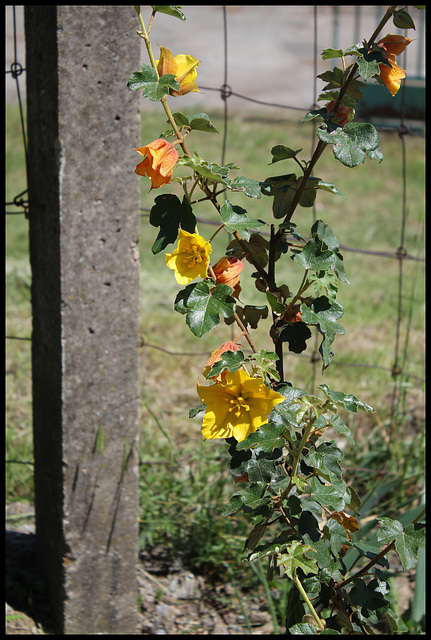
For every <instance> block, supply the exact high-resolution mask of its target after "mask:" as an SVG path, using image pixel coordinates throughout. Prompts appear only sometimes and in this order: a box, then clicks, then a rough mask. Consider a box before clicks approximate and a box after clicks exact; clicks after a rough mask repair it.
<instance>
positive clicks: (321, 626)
mask: <svg viewBox="0 0 431 640" xmlns="http://www.w3.org/2000/svg"><path fill="white" fill-rule="evenodd" d="M293 582H294V583H295V586H296V588H297V589H298V591H299V593H300V594H301V596H302V597H303V599H304V601H305V604H306V605H307V607H308V608H309V609H310V613H311V615H312V616H313V618H314V619H315V621H316V624H317V626H318V628H319V629H320V631H323V629H324V628H325V626H324V624H323V622H322V620H321V619H320V618H319V616H318V615H317V613H316V611H315V609H314V607H313V605H312V604H311V602H310V598H309V597H308V596H307V594H306V592H305V589H304V587H303V586H302V584H301V581H300V579H299V578H298V576H297V575H296V573H294V574H293Z"/></svg>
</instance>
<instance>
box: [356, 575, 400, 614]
mask: <svg viewBox="0 0 431 640" xmlns="http://www.w3.org/2000/svg"><path fill="white" fill-rule="evenodd" d="M353 584H354V587H353V588H352V589H351V591H350V593H349V597H350V600H351V602H352V603H353V604H355V605H357V606H359V607H361V613H362V615H363V616H365V617H366V618H368V617H369V616H370V615H372V614H373V613H376V612H377V611H378V612H379V614H380V615H382V614H383V613H384V612H385V611H386V610H387V609H389V606H390V604H389V602H388V600H387V599H386V598H385V595H386V594H387V593H389V586H388V584H387V583H386V582H383V581H382V580H378V579H377V578H374V579H373V580H370V582H369V583H368V584H367V583H366V582H365V580H363V579H362V578H356V579H355V580H353Z"/></svg>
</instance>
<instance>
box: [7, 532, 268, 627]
mask: <svg viewBox="0 0 431 640" xmlns="http://www.w3.org/2000/svg"><path fill="white" fill-rule="evenodd" d="M25 528H26V530H25V531H14V530H7V531H6V634H8V635H27V634H32V635H33V634H47V635H55V630H54V629H53V624H52V620H51V616H50V611H49V608H48V607H47V605H46V603H45V602H44V601H43V599H42V598H41V596H40V593H39V592H38V576H37V573H36V569H35V535H34V533H33V532H32V529H33V527H32V525H25ZM136 579H137V585H138V592H139V597H140V602H141V610H140V613H139V620H138V628H137V630H136V633H137V634H139V635H140V634H143V635H152V634H162V635H163V634H183V633H186V634H193V635H194V634H196V635H207V634H208V635H209V634H224V635H239V634H241V635H242V634H248V633H249V629H248V625H250V627H251V632H252V633H253V634H272V633H273V631H274V627H273V624H272V621H271V616H270V614H269V612H268V610H267V603H266V598H265V595H264V593H263V590H257V591H253V593H249V594H247V593H241V594H240V598H241V604H240V603H239V601H238V598H237V597H236V593H235V588H234V587H233V586H232V585H230V584H214V583H213V582H211V580H210V579H209V578H206V577H205V576H198V575H195V574H193V573H192V572H191V571H190V570H188V568H187V567H186V566H184V565H183V563H182V562H181V560H177V561H176V562H172V558H171V550H170V549H169V548H168V547H167V546H164V545H157V546H153V547H148V548H147V549H146V550H145V551H144V552H142V553H141V554H140V556H139V558H138V562H137V566H136ZM244 612H245V615H244ZM245 616H246V617H247V621H248V625H247V621H246V617H245Z"/></svg>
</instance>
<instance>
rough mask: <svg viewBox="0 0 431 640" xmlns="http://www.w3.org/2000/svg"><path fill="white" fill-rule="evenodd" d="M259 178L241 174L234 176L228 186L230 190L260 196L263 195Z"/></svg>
mask: <svg viewBox="0 0 431 640" xmlns="http://www.w3.org/2000/svg"><path fill="white" fill-rule="evenodd" d="M261 184H262V183H261V182H259V180H253V179H252V178H246V177H245V176H239V177H237V178H234V180H232V182H231V183H230V185H229V186H228V188H229V190H230V191H241V192H242V193H243V194H244V195H245V196H247V197H248V198H260V197H261V196H262V191H261V187H260V185H261Z"/></svg>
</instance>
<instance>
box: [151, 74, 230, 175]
mask: <svg viewBox="0 0 431 640" xmlns="http://www.w3.org/2000/svg"><path fill="white" fill-rule="evenodd" d="M162 77H163V76H162ZM177 165H178V166H183V167H190V168H191V169H193V171H195V172H196V173H198V174H199V175H201V176H202V177H203V178H207V179H208V180H212V181H213V182H221V183H222V184H224V185H225V186H230V180H229V178H228V174H229V171H231V170H232V169H239V167H238V166H237V165H236V164H234V163H233V162H229V163H228V164H225V165H224V166H220V165H219V164H217V163H216V162H207V161H206V160H203V158H201V157H199V155H198V154H197V153H195V154H194V155H193V156H192V157H191V158H189V156H183V157H182V158H180V159H179V160H178V162H177Z"/></svg>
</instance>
